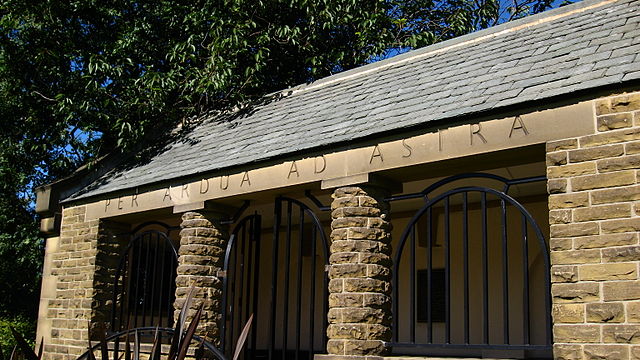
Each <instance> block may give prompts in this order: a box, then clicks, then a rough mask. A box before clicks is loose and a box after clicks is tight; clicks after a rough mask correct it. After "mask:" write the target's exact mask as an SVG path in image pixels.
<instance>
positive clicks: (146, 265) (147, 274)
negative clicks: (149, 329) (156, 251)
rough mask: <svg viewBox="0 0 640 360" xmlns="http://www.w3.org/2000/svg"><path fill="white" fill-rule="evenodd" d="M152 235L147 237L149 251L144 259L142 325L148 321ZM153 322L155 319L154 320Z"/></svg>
mask: <svg viewBox="0 0 640 360" xmlns="http://www.w3.org/2000/svg"><path fill="white" fill-rule="evenodd" d="M150 243H151V234H149V236H148V237H147V251H146V254H145V259H144V270H145V271H144V280H143V284H142V289H143V290H142V304H141V305H142V324H143V325H144V324H146V322H145V320H146V315H147V291H148V290H149V288H148V284H149V282H150V281H149V277H150V273H151V271H150V270H151V269H149V266H150V265H151V264H150V263H151V261H150V260H151V259H150V258H149V257H150V255H151V244H150ZM152 321H153V319H152Z"/></svg>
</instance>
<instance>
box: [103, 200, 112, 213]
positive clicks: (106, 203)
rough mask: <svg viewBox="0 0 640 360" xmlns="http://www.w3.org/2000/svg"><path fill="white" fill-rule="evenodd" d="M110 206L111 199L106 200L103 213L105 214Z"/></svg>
mask: <svg viewBox="0 0 640 360" xmlns="http://www.w3.org/2000/svg"><path fill="white" fill-rule="evenodd" d="M109 205H111V199H107V200H105V201H104V212H107V208H108V207H109Z"/></svg>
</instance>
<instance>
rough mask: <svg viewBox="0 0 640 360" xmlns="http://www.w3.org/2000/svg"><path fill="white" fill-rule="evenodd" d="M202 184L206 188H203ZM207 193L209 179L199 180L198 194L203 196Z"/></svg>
mask: <svg viewBox="0 0 640 360" xmlns="http://www.w3.org/2000/svg"><path fill="white" fill-rule="evenodd" d="M204 184H207V186H206V187H205V186H203V185H204ZM207 191H209V179H202V180H200V194H205V193H206V192H207Z"/></svg>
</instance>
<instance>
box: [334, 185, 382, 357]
mask: <svg viewBox="0 0 640 360" xmlns="http://www.w3.org/2000/svg"><path fill="white" fill-rule="evenodd" d="M332 196H333V202H332V204H331V208H332V213H331V216H332V219H333V221H332V223H331V229H332V231H331V242H332V243H331V256H330V258H329V262H330V264H331V265H330V267H329V278H330V281H329V314H328V316H329V327H328V329H327V335H328V338H329V340H328V343H327V352H328V354H329V356H331V355H338V356H344V355H348V356H379V355H383V354H385V353H386V350H387V349H385V346H384V343H383V342H384V341H389V340H390V339H391V317H390V315H391V297H390V287H391V282H390V265H391V259H390V254H391V248H390V245H389V243H390V233H389V230H390V224H389V222H388V219H387V216H388V208H387V206H386V204H385V203H384V202H383V200H382V199H383V193H381V192H380V191H378V190H377V189H374V188H365V187H344V188H339V189H336V190H335V191H334V193H333V195H332Z"/></svg>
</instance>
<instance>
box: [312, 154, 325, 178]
mask: <svg viewBox="0 0 640 360" xmlns="http://www.w3.org/2000/svg"><path fill="white" fill-rule="evenodd" d="M318 159H321V160H322V167H321V168H318ZM314 165H315V169H314V172H315V173H316V174H320V173H321V172H323V171H324V170H325V169H326V168H327V159H325V158H324V155H320V156H316V158H315V159H314Z"/></svg>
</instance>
